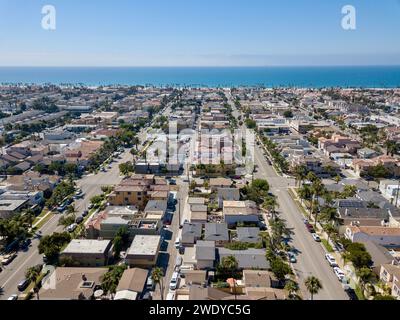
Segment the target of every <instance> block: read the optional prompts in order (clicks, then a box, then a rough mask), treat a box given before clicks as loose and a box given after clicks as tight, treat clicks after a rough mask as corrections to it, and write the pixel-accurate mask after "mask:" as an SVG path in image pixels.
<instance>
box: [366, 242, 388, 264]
mask: <svg viewBox="0 0 400 320" xmlns="http://www.w3.org/2000/svg"><path fill="white" fill-rule="evenodd" d="M360 242H361V243H363V244H364V245H365V248H366V249H367V251H368V252H369V254H370V255H371V260H372V262H373V266H374V267H379V266H380V265H382V264H385V263H391V262H392V261H393V260H394V259H393V256H392V255H391V254H390V253H389V251H388V250H387V249H386V248H385V247H383V246H381V245H379V244H377V243H375V242H372V241H360Z"/></svg>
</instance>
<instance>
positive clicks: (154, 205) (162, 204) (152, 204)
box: [144, 200, 168, 212]
mask: <svg viewBox="0 0 400 320" xmlns="http://www.w3.org/2000/svg"><path fill="white" fill-rule="evenodd" d="M167 206H168V202H167V200H150V201H149V202H147V205H146V208H145V209H144V211H145V212H146V211H163V212H165V211H167Z"/></svg>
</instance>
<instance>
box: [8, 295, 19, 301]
mask: <svg viewBox="0 0 400 320" xmlns="http://www.w3.org/2000/svg"><path fill="white" fill-rule="evenodd" d="M7 300H10V301H11V300H18V295H17V294H13V295H12V296H10V297H9V298H8V299H7Z"/></svg>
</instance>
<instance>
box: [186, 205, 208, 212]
mask: <svg viewBox="0 0 400 320" xmlns="http://www.w3.org/2000/svg"><path fill="white" fill-rule="evenodd" d="M190 210H191V211H201V212H207V206H206V205H203V204H192V205H191V206H190Z"/></svg>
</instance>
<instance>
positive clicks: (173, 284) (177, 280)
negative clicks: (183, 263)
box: [169, 271, 180, 290]
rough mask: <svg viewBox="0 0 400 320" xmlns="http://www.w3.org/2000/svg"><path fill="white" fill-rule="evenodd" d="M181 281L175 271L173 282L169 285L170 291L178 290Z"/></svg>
mask: <svg viewBox="0 0 400 320" xmlns="http://www.w3.org/2000/svg"><path fill="white" fill-rule="evenodd" d="M179 279H180V277H179V273H178V272H176V271H175V272H174V273H173V274H172V278H171V282H170V283H169V289H170V290H176V288H177V287H178V282H179Z"/></svg>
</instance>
